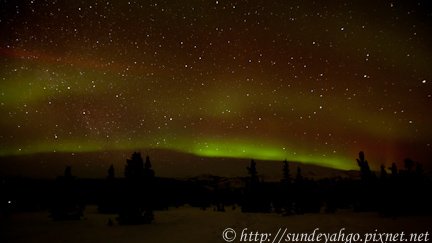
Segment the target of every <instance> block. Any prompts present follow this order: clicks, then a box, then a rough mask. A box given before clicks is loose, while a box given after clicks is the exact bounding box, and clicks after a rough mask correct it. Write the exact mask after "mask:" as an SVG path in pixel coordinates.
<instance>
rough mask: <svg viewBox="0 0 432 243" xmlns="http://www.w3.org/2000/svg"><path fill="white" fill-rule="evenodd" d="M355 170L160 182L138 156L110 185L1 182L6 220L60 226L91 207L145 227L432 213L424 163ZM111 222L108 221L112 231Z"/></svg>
mask: <svg viewBox="0 0 432 243" xmlns="http://www.w3.org/2000/svg"><path fill="white" fill-rule="evenodd" d="M357 163H358V165H359V168H360V179H352V178H328V179H321V180H313V179H310V178H306V177H304V176H303V175H302V171H301V168H300V167H297V168H294V170H293V172H292V168H290V164H289V163H288V161H283V162H282V163H281V180H280V181H279V182H265V181H263V180H262V178H261V177H260V174H259V168H257V165H256V163H255V161H254V160H252V161H251V163H250V165H249V166H248V167H247V168H245V171H246V172H247V173H248V176H247V177H243V178H223V177H217V176H209V177H206V178H196V179H189V180H178V179H170V178H161V177H157V176H155V172H154V170H153V169H152V165H151V161H150V158H149V157H148V156H147V157H146V158H145V159H143V158H142V157H141V154H140V153H133V154H132V156H131V158H130V159H127V160H126V165H125V170H124V175H121V176H116V173H115V169H114V167H113V166H110V167H109V168H108V170H107V176H106V178H104V179H82V178H81V179H80V178H78V177H75V176H74V175H73V174H72V168H71V167H70V166H68V167H66V169H65V171H64V175H62V176H59V177H58V178H57V179H56V180H42V179H26V178H8V179H1V180H0V183H1V184H0V192H1V197H0V198H1V204H0V210H1V213H2V214H3V215H6V216H7V215H8V214H10V213H13V212H14V211H35V210H49V212H50V216H51V217H52V218H53V219H54V220H71V219H80V218H82V216H83V213H84V208H85V206H86V205H91V204H93V205H97V206H98V210H99V212H100V213H109V214H116V215H117V217H116V219H115V220H116V221H117V222H118V223H119V224H142V223H150V222H152V221H153V220H154V217H155V216H154V211H157V210H167V209H169V208H170V207H179V206H182V205H186V204H188V205H191V206H194V207H199V208H201V209H203V210H207V209H209V210H215V211H219V212H224V211H225V210H226V208H227V207H228V208H238V207H239V208H240V209H241V210H242V211H243V212H260V213H272V212H273V213H279V214H281V215H292V214H304V213H320V212H322V213H336V212H337V210H340V209H351V210H355V211H363V212H364V211H375V212H379V213H381V214H382V215H384V216H401V215H416V214H421V215H424V214H429V215H430V214H431V212H432V206H431V205H432V199H431V198H430V197H429V195H428V191H429V190H430V188H431V186H432V183H431V179H430V177H428V176H426V175H425V173H424V172H423V168H422V166H421V164H419V163H415V162H413V161H412V160H410V159H406V160H405V161H404V165H405V166H404V168H403V169H398V168H397V166H396V164H392V166H391V167H390V168H385V167H384V166H381V171H380V172H379V173H378V174H376V173H374V172H373V171H371V170H370V168H369V164H368V161H367V160H366V159H365V155H364V153H363V152H360V153H359V158H358V159H357ZM112 223H113V222H112V221H110V222H109V224H112Z"/></svg>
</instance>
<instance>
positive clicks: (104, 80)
mask: <svg viewBox="0 0 432 243" xmlns="http://www.w3.org/2000/svg"><path fill="white" fill-rule="evenodd" d="M431 20H432V7H431V6H430V4H429V3H428V1H286V0H283V1H282V0H281V1H278V0H275V1H267V0H261V1H260V0H257V1H251V0H250V1H226V0H216V1H215V0H212V1H205V0H185V1H113V0H110V1H60V0H58V1H57V0H51V1H43V0H40V1H39V0H32V1H25V0H24V1H6V0H1V1H0V63H1V65H0V116H1V119H0V156H10V155H21V154H26V155H29V154H30V155H31V154H37V153H51V152H67V153H69V152H70V153H77V152H95V151H111V150H130V151H133V150H140V149H149V148H158V149H169V150H175V151H180V152H187V153H192V154H195V155H200V156H209V157H233V158H255V159H262V160H283V159H288V160H294V161H300V162H305V163H313V164H318V165H323V166H328V167H333V168H339V169H352V168H357V165H356V164H355V158H356V156H357V153H358V152H359V151H360V150H363V151H365V152H366V156H367V159H369V161H370V163H371V164H372V166H375V168H377V167H378V166H379V165H380V164H381V163H383V164H387V165H390V164H391V163H392V162H395V161H402V160H403V159H404V158H405V157H410V158H412V159H414V160H415V161H420V162H422V163H424V164H426V165H431V163H430V162H431V158H432V148H431V143H432V126H431V124H432V115H431V107H432V106H431V105H432V68H431V66H432V55H431V54H432V45H431V43H432V35H431V33H432V32H431V31H432V24H431V23H432V21H431Z"/></svg>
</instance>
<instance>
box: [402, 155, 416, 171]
mask: <svg viewBox="0 0 432 243" xmlns="http://www.w3.org/2000/svg"><path fill="white" fill-rule="evenodd" d="M404 165H405V169H406V170H407V172H408V173H411V172H412V170H413V168H414V161H412V160H411V159H409V158H406V159H405V160H404Z"/></svg>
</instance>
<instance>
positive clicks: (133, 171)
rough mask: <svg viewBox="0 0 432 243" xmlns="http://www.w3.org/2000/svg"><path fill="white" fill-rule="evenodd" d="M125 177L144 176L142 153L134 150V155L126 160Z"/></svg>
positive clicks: (133, 178) (135, 177) (136, 177)
mask: <svg viewBox="0 0 432 243" xmlns="http://www.w3.org/2000/svg"><path fill="white" fill-rule="evenodd" d="M124 173H125V177H126V178H127V179H132V180H136V179H141V178H142V177H143V176H144V162H143V159H142V157H141V153H138V152H134V153H133V154H132V157H131V158H130V159H128V160H126V166H125V172H124Z"/></svg>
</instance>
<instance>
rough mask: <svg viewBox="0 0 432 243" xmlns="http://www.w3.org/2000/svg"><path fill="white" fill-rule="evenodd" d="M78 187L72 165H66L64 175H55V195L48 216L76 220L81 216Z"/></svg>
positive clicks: (55, 218)
mask: <svg viewBox="0 0 432 243" xmlns="http://www.w3.org/2000/svg"><path fill="white" fill-rule="evenodd" d="M78 191H79V188H78V186H77V184H76V181H75V177H74V176H73V175H72V167H71V166H66V168H65V170H64V175H63V176H59V177H57V180H56V186H55V195H56V197H55V198H54V200H53V205H51V209H50V216H51V218H52V219H54V220H78V219H81V217H82V216H83V211H84V205H83V203H81V202H80V199H79V195H78V194H79V193H78Z"/></svg>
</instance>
